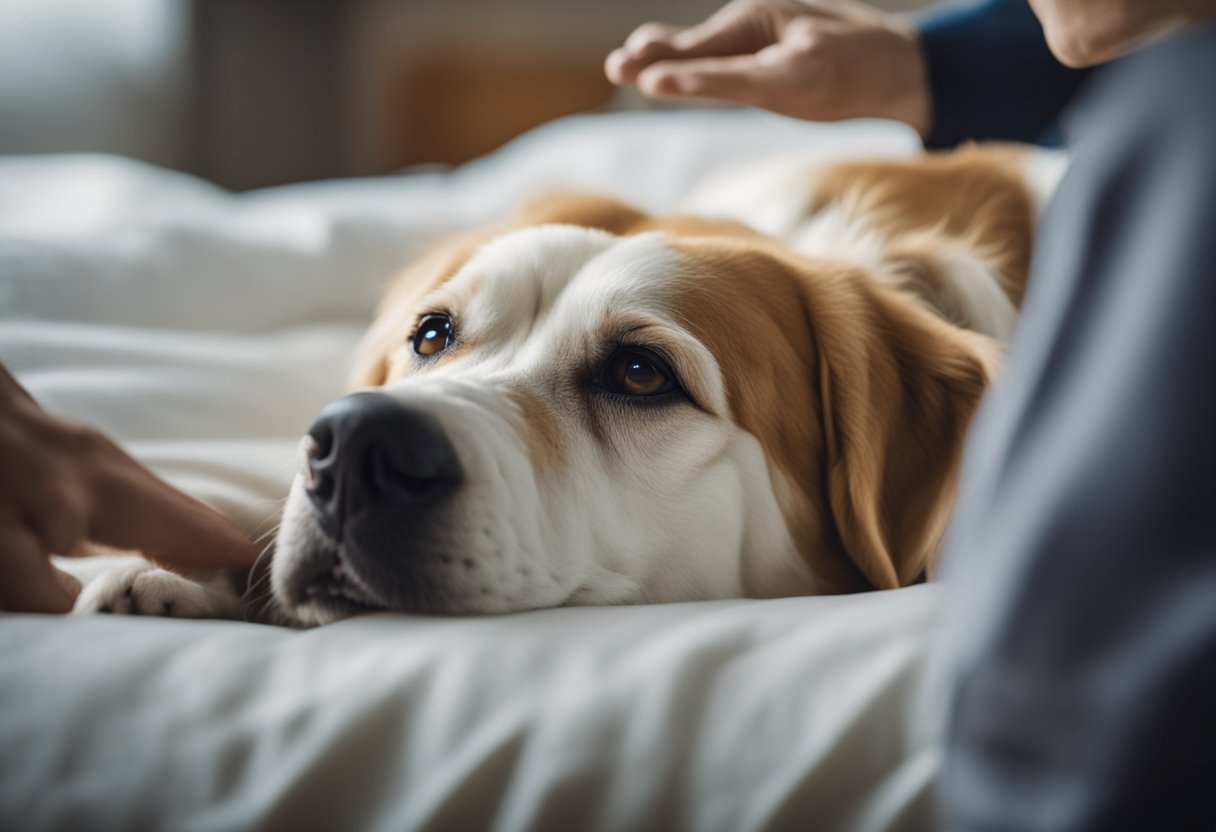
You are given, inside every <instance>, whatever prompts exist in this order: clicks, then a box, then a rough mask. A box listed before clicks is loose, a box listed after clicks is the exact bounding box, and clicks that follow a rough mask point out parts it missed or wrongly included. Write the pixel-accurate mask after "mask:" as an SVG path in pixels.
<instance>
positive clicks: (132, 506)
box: [88, 447, 257, 572]
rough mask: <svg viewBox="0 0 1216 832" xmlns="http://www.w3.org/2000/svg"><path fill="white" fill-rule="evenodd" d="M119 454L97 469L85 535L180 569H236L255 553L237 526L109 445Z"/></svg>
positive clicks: (245, 564) (249, 560) (251, 560)
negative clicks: (93, 499) (92, 508)
mask: <svg viewBox="0 0 1216 832" xmlns="http://www.w3.org/2000/svg"><path fill="white" fill-rule="evenodd" d="M114 450H115V451H116V452H117V453H118V454H121V458H118V459H112V460H110V461H109V462H108V464H107V465H106V466H105V468H104V469H103V470H102V471H100V472H99V474H98V480H97V488H96V490H95V493H96V495H97V497H96V504H95V510H94V512H93V517H92V519H91V523H90V527H89V531H88V537H89V539H90V540H94V541H97V542H98V543H104V544H107V545H110V546H115V547H117V548H120V549H138V550H139V551H140V552H142V553H143V554H144V555H145V556H146V557H148V558H149V559H150V560H153V561H155V562H157V563H159V564H161V565H162V566H167V567H170V568H173V569H176V570H178V571H184V572H214V571H216V570H220V569H239V568H244V567H247V566H250V565H252V564H253V562H254V561H255V560H256V559H257V549H256V547H255V546H254V545H253V542H252V541H251V540H249V538H248V537H247V536H246V535H245V533H244V532H243V531H241V529H240V527H239V526H237V525H236V524H235V523H233V522H232V521H231V520H229V519H227V518H226V517H224V516H223V515H221V514H220V513H219V512H217V511H215V510H214V509H212V508H210V507H209V506H207V505H206V504H204V503H202V502H200V501H198V500H195V499H194V498H193V497H189V496H187V495H185V494H183V493H182V492H180V491H178V490H177V489H175V488H173V487H172V486H171V485H169V484H168V483H166V482H165V481H163V480H161V479H160V478H159V477H157V476H156V475H155V474H153V473H152V472H151V471H149V470H148V469H146V468H144V467H143V466H142V465H140V464H139V463H137V462H135V461H134V460H133V459H130V458H129V457H126V455H125V454H122V452H121V451H119V450H118V449H117V447H115V449H114Z"/></svg>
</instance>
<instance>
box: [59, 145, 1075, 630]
mask: <svg viewBox="0 0 1216 832" xmlns="http://www.w3.org/2000/svg"><path fill="white" fill-rule="evenodd" d="M1059 168H1060V164H1059V162H1058V161H1056V160H1051V159H1047V160H1045V157H1044V156H1043V155H1042V154H1040V153H1039V152H1037V151H1030V150H1026V149H1022V148H1014V147H1002V146H989V147H968V148H964V149H961V150H958V151H955V152H953V153H949V154H940V155H934V154H928V155H924V156H921V157H918V158H915V159H909V160H902V161H868V162H843V163H836V164H831V165H828V166H824V167H817V168H815V169H813V170H812V169H807V170H798V171H791V170H790V169H788V168H786V169H785V171H784V175H782V176H780V177H778V178H777V179H776V180H775V186H774V187H773V188H768V187H767V186H766V185H764V184H763V183H766V182H770V181H773V180H771V179H769V178H766V177H765V176H762V175H760V174H759V172H757V171H755V170H753V171H752V172H751V173H752V175H749V176H748V177H745V178H743V179H740V178H739V177H738V176H737V175H736V176H727V177H726V179H721V178H720V179H719V180H718V181H717V182H716V183H713V184H711V186H709V187H708V188H707V189H704V190H703V191H702V192H701V193H700V195H699V196H697V197H695V198H694V203H693V204H692V205H690V210H689V212H688V213H687V215H685V216H681V217H674V218H656V217H652V216H648V215H646V214H644V213H642V212H641V211H638V210H635V209H633V208H631V207H629V206H627V205H623V204H621V203H619V202H616V201H614V200H611V199H607V198H602V197H595V196H580V195H557V196H550V197H546V198H542V199H540V200H537V201H535V202H532V203H531V204H528V205H526V206H525V207H524V208H522V209H521V210H520V211H519V212H518V213H517V215H516V216H514V217H512V218H511V219H509V220H507V221H506V222H504V223H502V224H501V225H498V226H495V227H493V228H490V229H487V230H483V231H480V232H477V233H474V234H471V235H467V236H464V237H461V238H458V239H455V240H452V241H450V242H448V243H447V244H445V245H443V246H442V247H440V248H439V249H437V250H436V251H434V252H433V253H432V254H431V255H430V256H429V257H426V258H425V259H423V260H422V261H421V262H419V263H417V264H415V265H414V266H412V267H411V268H409V269H408V270H407V271H406V272H405V273H403V274H402V275H401V276H400V277H399V278H398V279H397V280H396V281H395V283H394V284H393V285H392V287H391V289H390V291H389V292H388V294H387V297H386V299H385V301H384V303H383V307H382V309H381V311H380V313H379V316H378V317H377V319H376V321H375V323H374V324H373V326H372V328H371V330H370V332H369V334H368V336H367V338H366V340H365V342H364V344H363V345H362V347H361V349H360V351H359V354H358V356H357V362H356V363H357V367H356V378H355V386H356V387H357V388H358V390H359V392H357V393H355V394H353V395H352V396H348V397H346V398H344V399H342V400H339V402H337V403H335V404H334V405H332V406H331V407H329V408H327V409H326V411H324V412H323V413H322V414H321V416H320V417H319V418H318V420H317V423H316V424H315V425H314V426H313V429H312V430H311V431H310V435H309V436H308V437H307V438H306V440H305V442H304V451H303V457H304V460H303V463H302V466H301V467H302V471H301V473H300V475H299V476H298V477H297V478H296V481H295V483H294V485H293V486H292V489H291V494H290V497H289V499H288V501H287V505H286V509H285V513H284V516H283V523H282V527H281V530H280V532H279V536H278V541H277V544H276V548H275V551H274V554H273V558H272V563H271V567H270V571H271V575H270V580H271V584H272V586H273V592H274V597H275V600H276V602H277V606H278V607H280V608H281V612H282V613H284V614H285V616H286V619H287V620H289V621H293V622H297V623H303V624H324V623H326V622H330V621H333V620H335V619H338V618H341V617H344V616H346V615H350V614H353V613H358V612H364V611H374V610H385V609H388V610H404V611H420V612H432V613H499V612H509V611H514V610H526V609H534V608H538V607H551V606H559V605H574V604H624V603H638V602H659V601H685V600H692V599H706V598H729V597H741V596H742V597H755V598H762V597H773V596H783V595H800V594H814V593H840V592H850V591H855V590H862V589H867V588H878V589H886V588H893V587H899V586H904V585H907V584H910V583H913V582H916V581H918V580H921V579H923V577H924V576H925V574H926V572H927V570H929V569H930V568H931V566H932V563H933V558H934V555H935V552H936V551H937V548H938V546H939V543H940V541H941V538H942V534H943V531H944V529H945V526H946V522H947V519H948V515H949V512H950V507H951V505H952V502H953V498H954V491H955V479H956V473H957V468H958V463H959V456H960V452H961V449H962V443H963V436H964V433H965V431H966V428H967V424H968V421H969V420H970V418H971V416H972V414H973V412H974V410H975V408H976V405H977V403H978V402H979V399H980V396H981V394H982V393H983V391H984V389H985V387H986V386H987V384H988V383H989V382H990V381H991V379H992V377H993V374H994V372H995V371H996V369H997V367H998V365H999V354H1000V339H1003V338H1005V337H1006V336H1007V335H1008V334H1009V333H1010V331H1011V329H1012V326H1013V323H1014V319H1015V317H1016V310H1017V308H1018V304H1019V303H1020V301H1021V297H1022V293H1023V290H1024V284H1025V279H1026V274H1027V268H1028V262H1029V257H1030V246H1031V238H1032V229H1033V227H1034V223H1035V219H1036V214H1037V211H1038V207H1039V205H1040V204H1041V203H1042V201H1043V200H1044V198H1045V196H1046V194H1047V193H1048V192H1049V191H1050V190H1051V187H1052V186H1053V185H1054V179H1055V178H1056V176H1057V175H1058V172H1059ZM741 183H748V184H746V185H744V186H742V187H741ZM743 191H748V193H746V194H744V193H743ZM723 214H734V215H736V217H737V218H738V219H741V220H745V221H748V222H749V223H750V225H751V226H752V227H749V226H748V225H744V224H742V223H740V222H735V221H732V220H728V219H721V218H710V215H718V216H721V215H723ZM756 227H759V228H761V229H762V230H763V231H764V232H767V233H760V232H759V231H757V230H755V228H756ZM127 570H128V572H129V573H130V574H126V575H119V574H117V573H113V572H111V573H107V574H109V576H110V577H108V578H107V575H106V574H103V575H102V576H101V578H100V579H98V580H96V581H93V582H91V583H90V584H89V585H88V586H87V587H86V589H85V592H84V594H83V595H82V596H81V601H80V603H79V604H78V609H80V610H96V609H101V608H109V609H112V610H117V611H121V610H124V609H128V608H130V607H131V606H132V603H131V599H132V598H133V597H134V598H135V602H134V607H135V608H142V609H145V610H152V611H154V612H155V611H157V610H160V609H161V606H162V605H161V604H160V601H161V600H162V596H168V597H170V598H171V599H173V600H175V603H174V604H173V605H171V606H172V608H173V609H174V610H175V612H176V614H183V611H185V610H190V611H192V612H193V613H194V614H225V613H229V612H231V611H232V610H233V609H234V605H233V602H232V598H231V597H230V596H228V595H227V591H226V590H225V589H224V588H223V587H222V586H220V585H218V584H213V585H211V586H210V587H209V588H203V587H201V586H199V585H196V584H193V583H190V582H187V581H185V580H184V579H181V578H178V577H176V576H173V575H169V574H168V573H163V572H162V571H161V570H156V569H154V568H152V567H150V566H147V565H139V566H130V567H127ZM141 584H142V585H144V588H143V589H140V585H141ZM133 588H134V589H133ZM141 594H142V595H143V596H145V600H144V601H143V603H142V604H141V603H139V598H138V596H140V595H141ZM187 594H189V599H192V601H191V602H190V603H186V602H185V601H181V600H177V599H178V598H185V597H186V595H187ZM124 604H125V605H126V606H124Z"/></svg>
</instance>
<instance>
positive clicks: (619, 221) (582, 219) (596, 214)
mask: <svg viewBox="0 0 1216 832" xmlns="http://www.w3.org/2000/svg"><path fill="white" fill-rule="evenodd" d="M650 219H651V217H650V216H649V215H648V214H646V213H645V212H643V211H639V210H638V209H637V208H634V207H633V206H632V205H627V204H625V203H624V202H621V201H620V200H617V199H613V198H612V197H608V196H600V195H598V194H584V193H571V192H564V191H556V192H553V193H548V194H544V195H543V196H539V197H536V198H534V199H531V200H529V201H528V202H525V203H524V204H523V205H521V206H520V208H519V209H518V210H517V211H516V212H515V214H514V215H513V216H512V217H511V220H510V222H511V224H512V225H513V226H516V227H520V228H522V227H524V226H529V225H546V224H549V223H559V224H561V225H581V226H582V227H584V228H598V229H600V230H601V231H607V232H609V233H610V234H620V235H624V234H630V233H632V232H633V231H635V230H637V229H638V228H639V227H640V226H642V225H644V224H646V223H647V222H648V221H649V220H650Z"/></svg>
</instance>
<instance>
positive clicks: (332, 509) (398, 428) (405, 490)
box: [307, 393, 460, 538]
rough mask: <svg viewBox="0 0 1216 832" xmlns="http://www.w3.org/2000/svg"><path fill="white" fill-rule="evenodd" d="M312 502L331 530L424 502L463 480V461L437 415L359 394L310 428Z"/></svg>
mask: <svg viewBox="0 0 1216 832" xmlns="http://www.w3.org/2000/svg"><path fill="white" fill-rule="evenodd" d="M308 436H309V445H308V449H307V453H308V478H307V490H308V496H309V499H311V500H312V503H313V505H314V506H316V508H317V511H318V513H319V515H320V519H321V524H322V526H323V527H324V529H325V531H326V532H327V533H329V534H330V535H332V536H333V537H335V538H339V537H341V534H342V526H343V524H344V523H345V522H346V521H348V520H349V519H351V518H352V517H354V516H355V515H357V514H359V513H360V512H361V511H363V510H364V509H367V508H371V507H374V506H390V507H394V508H402V507H412V506H421V505H424V504H427V503H430V502H433V501H435V500H438V499H441V498H442V497H445V496H447V495H448V494H450V493H451V492H452V491H454V490H455V489H456V486H457V485H459V483H460V463H459V461H458V460H457V459H456V452H455V450H454V449H453V448H452V443H451V442H450V441H449V440H448V437H447V434H445V433H444V431H443V429H442V428H441V427H440V426H439V423H438V422H436V421H435V419H434V418H432V417H431V416H429V415H428V414H426V413H424V412H423V411H421V410H419V409H418V408H415V407H411V406H410V405H407V404H403V403H402V402H399V401H397V400H396V399H394V398H392V397H391V396H388V395H386V394H384V393H354V394H352V395H349V396H345V397H343V398H341V399H338V400H337V401H335V402H333V403H332V404H330V405H329V406H327V407H326V408H325V409H324V410H322V411H321V414H320V415H319V416H318V417H317V420H316V421H315V422H313V424H312V427H311V428H309V429H308Z"/></svg>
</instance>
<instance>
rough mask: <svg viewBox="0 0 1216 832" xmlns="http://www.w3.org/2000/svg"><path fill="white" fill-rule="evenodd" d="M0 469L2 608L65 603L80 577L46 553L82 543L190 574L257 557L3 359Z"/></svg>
mask: <svg viewBox="0 0 1216 832" xmlns="http://www.w3.org/2000/svg"><path fill="white" fill-rule="evenodd" d="M0 471H3V474H2V475H0V609H4V610H7V611H10V612H67V611H68V610H70V609H71V608H72V605H73V602H74V600H75V598H76V596H77V594H78V593H79V592H80V584H79V582H78V581H77V580H76V579H75V578H73V577H71V576H69V575H67V574H66V573H64V572H62V571H60V570H58V569H56V568H55V567H54V566H52V565H51V563H50V560H49V557H50V555H51V554H61V555H83V554H88V553H89V551H90V549H89V546H88V544H89V543H97V544H103V545H105V546H109V547H114V548H117V549H130V550H138V551H140V552H142V553H143V554H144V555H145V556H146V557H148V558H149V559H151V560H152V561H155V562H156V563H159V564H163V565H164V566H167V567H171V568H174V569H177V570H180V571H182V572H185V573H188V574H194V573H205V572H214V571H216V570H224V569H237V568H241V567H245V566H249V565H251V564H252V563H253V561H254V559H255V557H256V555H257V552H256V550H255V548H254V545H253V543H252V542H251V541H250V540H249V539H248V538H247V537H246V535H245V534H244V532H242V531H241V530H240V529H239V528H238V527H237V526H236V525H235V524H234V523H232V522H231V521H229V520H228V519H226V518H225V517H223V516H222V515H220V514H218V513H217V512H215V511H214V510H212V509H211V508H209V507H207V506H206V505H204V504H203V503H201V502H199V501H198V500H195V499H194V498H192V497H189V496H187V495H185V494H183V493H181V492H180V491H178V490H177V489H175V488H173V487H172V486H171V485H169V484H168V483H166V482H165V481H163V480H161V479H160V478H159V477H157V476H156V475H155V474H153V473H152V472H151V471H149V470H148V469H147V468H145V467H144V466H143V465H141V464H140V463H138V462H136V461H135V460H134V459H132V458H131V457H130V456H128V455H127V454H126V453H125V452H123V451H122V450H121V449H120V448H119V447H118V446H117V445H116V444H114V442H113V441H111V440H110V439H108V438H107V437H105V436H104V435H102V434H101V433H100V432H98V431H97V430H95V429H93V428H91V427H88V426H85V425H80V424H76V423H72V422H68V421H65V420H63V419H59V418H57V417H55V416H53V415H51V414H49V413H47V412H46V411H45V410H43V409H42V408H41V407H39V406H38V404H37V403H36V402H35V401H34V399H33V398H32V397H31V396H30V395H29V393H27V392H26V391H25V390H24V389H23V388H22V387H21V385H20V384H18V383H17V380H16V379H14V378H13V377H12V375H10V374H9V373H8V371H7V370H6V369H5V368H4V366H3V365H0ZM132 560H133V559H132ZM137 562H138V563H141V564H144V562H143V561H137ZM149 570H151V571H152V572H153V573H157V574H156V577H154V578H153V580H154V581H155V580H160V581H165V580H178V581H180V580H183V579H181V578H180V577H178V576H176V575H173V574H172V573H169V572H167V571H166V570H162V569H154V568H152V567H150V566H148V565H147V564H144V566H143V568H141V569H140V570H138V571H140V572H148V571H149ZM146 577H147V576H145V582H146ZM120 594H121V593H120Z"/></svg>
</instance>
